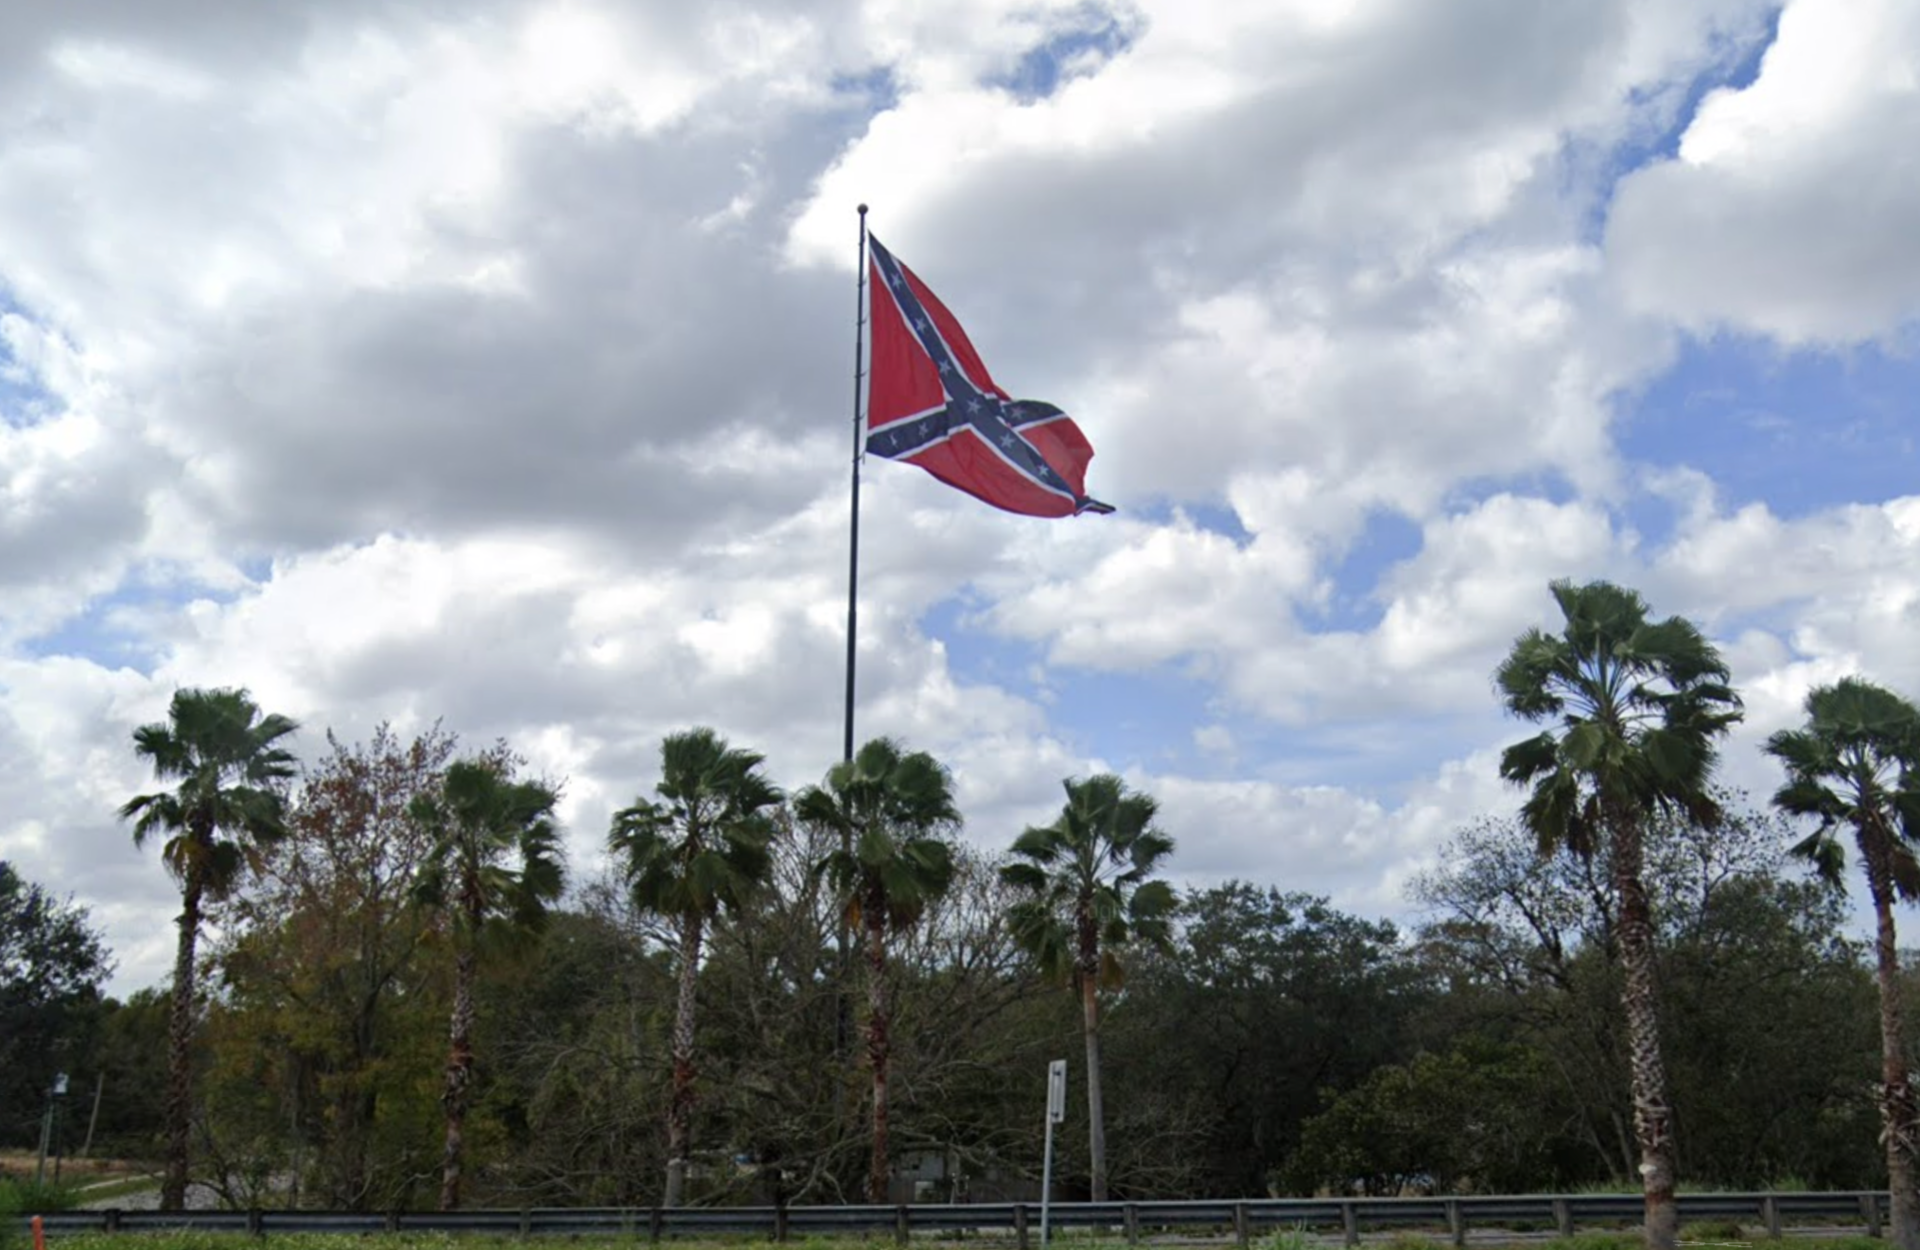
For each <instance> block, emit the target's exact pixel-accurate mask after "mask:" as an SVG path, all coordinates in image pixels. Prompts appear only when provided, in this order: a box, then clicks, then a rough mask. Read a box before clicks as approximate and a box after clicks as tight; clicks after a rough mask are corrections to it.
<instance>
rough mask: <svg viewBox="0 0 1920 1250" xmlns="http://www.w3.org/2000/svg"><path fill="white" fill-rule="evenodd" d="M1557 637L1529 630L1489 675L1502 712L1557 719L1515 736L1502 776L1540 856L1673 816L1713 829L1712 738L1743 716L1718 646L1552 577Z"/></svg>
mask: <svg viewBox="0 0 1920 1250" xmlns="http://www.w3.org/2000/svg"><path fill="white" fill-rule="evenodd" d="M1552 590H1553V597H1554V599H1555V601H1556V602H1557V603H1558V604H1559V605H1560V610H1561V613H1562V615H1563V616H1564V617H1565V618H1566V619H1565V625H1564V627H1563V628H1562V630H1561V632H1559V633H1557V634H1549V633H1546V632H1545V631H1543V630H1540V629H1530V630H1528V631H1527V632H1526V633H1524V634H1522V635H1521V636H1520V637H1519V638H1518V639H1517V640H1515V642H1514V644H1513V649H1512V651H1511V652H1510V653H1509V654H1508V656H1507V658H1506V660H1505V661H1503V662H1502V663H1501V665H1500V667H1499V668H1498V669H1497V670H1496V671H1495V673H1494V682H1495V684H1496V686H1497V687H1498V688H1499V691H1500V694H1501V697H1502V700H1503V701H1504V703H1505V704H1506V707H1507V710H1508V711H1509V712H1511V713H1513V714H1514V715H1515V716H1519V717H1521V718H1522V719H1525V720H1529V721H1534V722H1536V723H1541V722H1545V723H1549V724H1552V725H1554V726H1557V728H1558V731H1559V732H1558V733H1557V734H1556V733H1555V732H1554V731H1553V730H1551V729H1550V730H1548V731H1546V732H1543V733H1541V734H1539V735H1537V736H1535V737H1533V738H1528V739H1526V740H1524V741H1522V742H1518V743H1515V744H1514V745H1512V746H1510V747H1508V748H1507V750H1506V752H1505V753H1504V754H1503V755H1502V756H1501V760H1500V775H1501V776H1502V777H1504V778H1506V779H1507V780H1508V781H1510V782H1513V783H1515V784H1517V785H1524V786H1527V787H1530V792H1529V794H1528V797H1527V801H1526V804H1525V806H1524V807H1523V808H1522V818H1523V819H1524V820H1525V821H1526V824H1527V827H1528V828H1530V829H1532V830H1533V831H1534V833H1535V835H1536V836H1537V837H1538V838H1539V841H1540V849H1541V850H1542V852H1546V851H1552V850H1557V849H1561V848H1565V849H1566V850H1569V851H1571V852H1573V853H1574V854H1576V855H1583V856H1584V855H1592V854H1594V853H1595V852H1596V851H1597V850H1598V849H1599V847H1600V846H1601V845H1602V843H1603V842H1604V841H1606V840H1607V839H1609V838H1611V837H1615V836H1619V835H1620V833H1621V829H1620V828H1619V823H1620V822H1621V821H1627V822H1630V823H1638V822H1642V821H1644V820H1646V819H1648V818H1649V817H1651V816H1653V815H1655V814H1656V813H1665V812H1675V813H1679V814H1681V815H1682V816H1684V817H1685V818H1686V819H1688V820H1691V821H1693V822H1695V823H1697V824H1700V825H1703V826H1707V827H1711V826H1712V825H1714V824H1715V823H1716V822H1717V820H1718V818H1719V811H1718V808H1717V807H1716V806H1715V805H1714V803H1713V801H1712V799H1711V797H1710V795H1709V794H1708V793H1707V782H1708V779H1709V778H1710V776H1711V774H1712V771H1713V766H1714V762H1715V758H1716V753H1715V746H1714V744H1715V742H1716V740H1717V739H1718V738H1720V737H1721V736H1722V735H1724V734H1725V733H1726V732H1727V730H1728V729H1729V728H1731V727H1732V726H1733V725H1734V724H1735V723H1737V722H1738V721H1739V720H1740V718H1741V712H1740V700H1739V697H1738V696H1737V695H1735V694H1734V692H1733V688H1732V687H1731V686H1729V685H1728V684H1727V679H1728V671H1727V666H1726V663H1725V661H1723V660H1722V659H1721V658H1720V654H1719V652H1717V651H1716V650H1714V648H1713V646H1712V645H1711V644H1710V643H1708V642H1707V640H1706V638H1705V637H1704V636H1703V635H1702V634H1701V633H1700V631H1699V630H1698V629H1697V628H1696V627H1695V626H1694V625H1693V623H1692V622H1691V621H1688V620H1685V619H1684V618H1682V617H1677V616H1674V617H1668V618H1667V619H1666V620H1664V621H1649V620H1648V619H1647V605H1646V602H1645V601H1644V600H1643V599H1641V598H1640V596H1639V595H1638V594H1636V593H1634V592H1633V591H1631V590H1626V589H1623V588H1621V587H1618V586H1615V585H1613V584H1611V583H1609V582H1589V583H1588V584H1586V585H1584V586H1575V585H1574V584H1573V583H1571V582H1567V581H1557V582H1554V583H1553V584H1552Z"/></svg>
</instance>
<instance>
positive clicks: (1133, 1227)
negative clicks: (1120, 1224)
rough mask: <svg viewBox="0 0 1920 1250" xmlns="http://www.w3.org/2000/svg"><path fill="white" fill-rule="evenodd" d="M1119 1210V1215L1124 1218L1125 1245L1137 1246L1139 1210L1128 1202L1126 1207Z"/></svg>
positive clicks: (1138, 1238)
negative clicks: (1125, 1230)
mask: <svg viewBox="0 0 1920 1250" xmlns="http://www.w3.org/2000/svg"><path fill="white" fill-rule="evenodd" d="M1120 1210H1121V1214H1122V1215H1124V1216H1125V1217H1126V1222H1127V1244H1128V1245H1130V1246H1137V1245H1139V1244H1140V1208H1139V1207H1136V1206H1134V1205H1133V1204H1132V1203H1131V1202H1129V1203H1128V1204H1127V1205H1126V1206H1124V1207H1122V1208H1121V1209H1120Z"/></svg>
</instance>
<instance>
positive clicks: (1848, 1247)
mask: <svg viewBox="0 0 1920 1250" xmlns="http://www.w3.org/2000/svg"><path fill="white" fill-rule="evenodd" d="M1712 1231H1714V1232H1718V1231H1720V1230H1712ZM243 1239H244V1240H243ZM51 1240H52V1241H54V1242H55V1243H56V1244H57V1245H58V1247H59V1250H236V1247H239V1246H243V1245H254V1246H261V1245H263V1244H264V1245H265V1246H267V1247H269V1248H270V1250H521V1248H522V1247H524V1246H525V1244H526V1241H525V1240H523V1239H521V1238H518V1237H495V1236H488V1235H480V1234H460V1233H404V1232H403V1233H374V1234H361V1233H273V1234H270V1235H268V1236H266V1237H261V1238H249V1237H247V1235H246V1234H245V1233H238V1232H234V1233H209V1232H191V1231H185V1232H141V1233H114V1234H107V1233H72V1234H62V1235H60V1236H58V1237H56V1238H52V1239H51ZM533 1240H541V1241H552V1242H561V1241H564V1242H565V1244H566V1245H568V1246H569V1247H573V1248H574V1250H634V1247H635V1246H636V1245H639V1244H641V1243H642V1242H643V1241H644V1238H618V1237H608V1238H576V1237H564V1238H563V1237H560V1236H550V1237H540V1238H534V1239H533ZM1056 1240H1057V1242H1059V1243H1067V1244H1070V1245H1071V1246H1072V1247H1073V1250H1125V1248H1126V1244H1127V1243H1126V1242H1125V1241H1124V1240H1122V1239H1119V1238H1099V1237H1086V1236H1063V1237H1060V1238H1058V1239H1056ZM891 1243H892V1238H891V1237H890V1236H883V1237H867V1238H863V1237H859V1236H857V1235H854V1234H847V1235H845V1236H841V1237H818V1236H816V1237H808V1238H806V1239H804V1240H799V1239H796V1240H794V1241H791V1242H788V1243H787V1246H788V1247H792V1248H795V1250H848V1248H849V1247H856V1246H871V1247H875V1248H876V1250H877V1248H878V1247H881V1246H886V1245H890V1244H891ZM666 1244H668V1245H669V1246H671V1247H672V1248H673V1250H749V1248H750V1247H751V1248H754V1250H759V1248H762V1247H769V1246H771V1245H772V1244H773V1243H772V1242H771V1241H769V1240H768V1239H767V1238H766V1237H764V1236H762V1237H752V1236H740V1237H731V1238H724V1237H701V1238H692V1237H669V1238H667V1239H666ZM914 1244H916V1245H920V1246H935V1245H940V1246H956V1247H957V1246H967V1247H970V1248H973V1247H980V1246H982V1245H1007V1246H1011V1245H1012V1244H1013V1238H1012V1237H1011V1236H1006V1237H974V1238H969V1239H967V1241H965V1242H960V1241H950V1240H945V1239H940V1240H936V1239H933V1238H926V1237H916V1238H914ZM1033 1244H1035V1245H1038V1240H1037V1238H1036V1239H1035V1241H1034V1243H1033ZM1216 1244H1224V1245H1231V1244H1232V1238H1231V1237H1222V1238H1220V1239H1218V1242H1217V1243H1216ZM1297 1244H1298V1243H1296V1242H1294V1241H1292V1239H1287V1238H1283V1239H1278V1240H1276V1239H1273V1238H1256V1239H1255V1240H1254V1242H1253V1247H1254V1250H1292V1247H1293V1246H1294V1245H1297ZM1320 1244H1324V1242H1321V1243H1320ZM1366 1244H1367V1247H1368V1250H1441V1248H1449V1250H1450V1245H1451V1243H1450V1242H1449V1241H1448V1240H1447V1239H1446V1238H1445V1237H1422V1236H1417V1235H1404V1236H1397V1237H1395V1238H1393V1239H1392V1240H1391V1241H1388V1242H1384V1243H1382V1242H1377V1241H1372V1240H1369V1241H1368V1242H1367V1243H1366ZM1526 1244H1527V1245H1528V1247H1529V1250H1641V1247H1643V1246H1644V1245H1645V1242H1644V1241H1643V1240H1642V1239H1641V1238H1640V1236H1639V1235H1638V1234H1637V1233H1627V1232H1620V1233H1587V1234H1582V1235H1580V1236H1576V1237H1570V1238H1563V1239H1558V1240H1554V1241H1546V1242H1529V1243H1526ZM1680 1244H1681V1246H1682V1248H1683V1250H1688V1248H1691V1247H1698V1248H1699V1250H1720V1248H1722V1247H1735V1248H1736V1250H1743V1248H1745V1247H1754V1248H1756V1250H1757V1248H1758V1247H1762V1246H1774V1247H1781V1248H1787V1247H1790V1248H1791V1250H1887V1243H1886V1242H1885V1241H1881V1240H1875V1239H1874V1238H1871V1237H1866V1236H1853V1237H1826V1238H1817V1239H1816V1238H1801V1237H1793V1238H1787V1239H1784V1240H1782V1241H1771V1240H1770V1239H1769V1238H1767V1237H1764V1236H1759V1235H1749V1236H1746V1237H1740V1238H1734V1237H1712V1236H1708V1235H1706V1233H1704V1232H1702V1233H1700V1234H1698V1235H1696V1236H1689V1235H1688V1231H1687V1229H1686V1228H1685V1227H1684V1226H1683V1227H1682V1228H1681V1230H1680Z"/></svg>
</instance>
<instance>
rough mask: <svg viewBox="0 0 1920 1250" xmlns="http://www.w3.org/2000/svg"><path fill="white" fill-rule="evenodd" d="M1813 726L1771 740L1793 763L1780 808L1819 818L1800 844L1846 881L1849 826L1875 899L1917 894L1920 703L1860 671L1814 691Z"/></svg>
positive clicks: (1825, 872)
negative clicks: (1841, 836)
mask: <svg viewBox="0 0 1920 1250" xmlns="http://www.w3.org/2000/svg"><path fill="white" fill-rule="evenodd" d="M1806 712H1807V720H1806V724H1805V725H1804V726H1802V727H1801V728H1799V729H1783V730H1781V731H1780V732H1778V733H1776V734H1774V735H1773V736H1772V737H1770V738H1768V739H1767V747H1766V750H1767V754H1769V755H1771V756H1773V757H1774V758H1775V759H1777V760H1779V761H1780V762H1781V764H1783V765H1784V766H1785V767H1786V770H1787V782H1786V784H1785V785H1783V786H1782V787H1780V790H1779V792H1778V793H1776V794H1775V795H1774V796H1773V802H1774V806H1776V807H1778V808H1779V809H1780V810H1781V811H1783V812H1787V813H1790V814H1792V815H1795V816H1811V817H1816V818H1817V819H1818V820H1819V822H1820V824H1819V827H1818V828H1816V829H1815V830H1814V831H1813V833H1812V834H1811V835H1810V836H1808V837H1807V838H1806V839H1805V840H1804V841H1801V842H1800V843H1798V844H1797V845H1795V846H1794V848H1793V850H1794V853H1795V854H1796V855H1800V856H1802V857H1803V858H1805V859H1807V860H1808V861H1809V862H1811V863H1812V864H1813V865H1814V867H1815V868H1816V869H1817V870H1818V871H1819V873H1820V875H1821V876H1822V877H1824V878H1825V879H1826V880H1828V881H1830V882H1833V883H1834V884H1836V885H1837V884H1840V883H1841V882H1842V880H1843V877H1842V870H1843V869H1844V867H1845V865H1846V848H1845V847H1844V846H1843V845H1842V844H1841V843H1840V841H1839V840H1838V834H1839V833H1840V832H1841V831H1842V830H1848V831H1851V832H1852V833H1853V834H1854V836H1855V838H1856V839H1857V841H1858V843H1859V846H1860V850H1861V857H1862V859H1863V861H1864V866H1865V868H1866V870H1867V872H1868V874H1869V885H1870V887H1871V888H1872V890H1873V892H1874V895H1875V897H1876V898H1879V897H1880V896H1881V895H1882V894H1891V895H1897V896H1898V897H1900V898H1901V899H1904V900H1912V899H1915V898H1920V860H1916V858H1915V841H1916V839H1920V710H1916V709H1915V707H1914V705H1913V704H1912V703H1910V702H1908V701H1907V700H1906V699H1903V698H1901V697H1900V696H1899V695H1896V694H1894V693H1893V692H1892V691H1890V690H1885V689H1883V688H1881V687H1879V686H1876V685H1874V684H1873V683H1871V682H1868V681H1863V680H1861V679H1860V678H1857V677H1845V678H1842V679H1841V680H1840V681H1838V682H1836V683H1835V684H1833V685H1831V686H1817V687H1815V688H1814V689H1813V690H1811V691H1809V692H1808V693H1807V699H1806Z"/></svg>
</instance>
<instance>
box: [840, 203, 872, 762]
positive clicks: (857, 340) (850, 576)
mask: <svg viewBox="0 0 1920 1250" xmlns="http://www.w3.org/2000/svg"><path fill="white" fill-rule="evenodd" d="M859 259H860V263H859V279H858V282H857V284H856V290H857V292H858V296H857V301H856V304H855V308H856V311H855V313H854V321H853V508H852V510H851V511H852V515H853V525H852V530H851V532H850V534H849V536H848V539H849V540H848V543H847V719H846V735H845V740H844V743H843V745H842V747H841V754H840V758H841V759H843V760H851V759H852V758H853V656H854V649H853V644H854V636H855V630H856V627H857V625H858V624H859V613H860V452H861V450H862V442H863V440H862V438H861V437H860V436H861V434H862V430H861V428H860V427H861V425H863V424H864V422H862V420H861V416H862V413H861V411H860V407H861V397H862V395H863V394H864V393H865V389H866V388H865V386H864V385H863V384H864V382H865V381H866V354H865V353H866V336H865V332H866V328H867V206H866V205H865V204H862V205H861V206H860V258H859Z"/></svg>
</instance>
